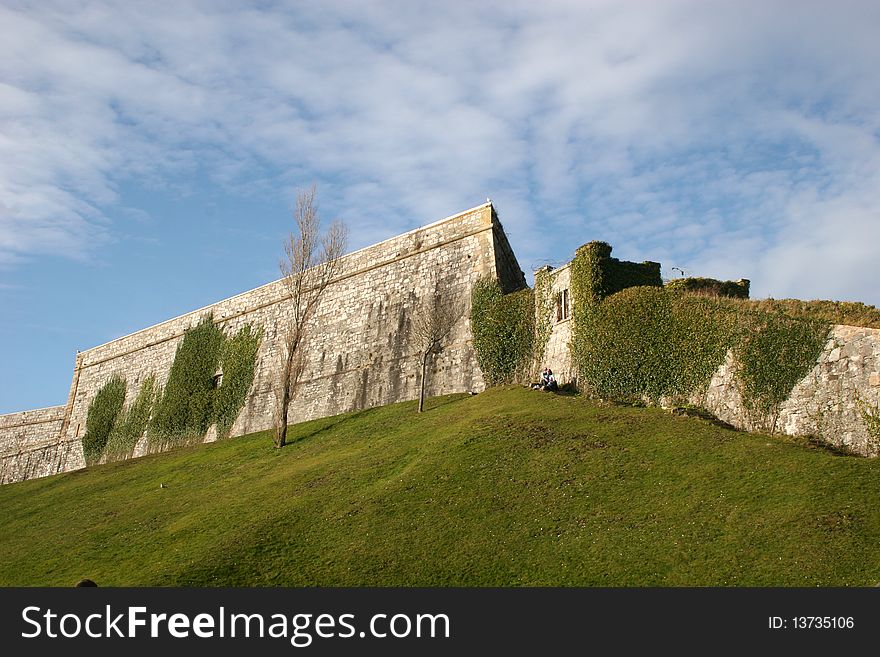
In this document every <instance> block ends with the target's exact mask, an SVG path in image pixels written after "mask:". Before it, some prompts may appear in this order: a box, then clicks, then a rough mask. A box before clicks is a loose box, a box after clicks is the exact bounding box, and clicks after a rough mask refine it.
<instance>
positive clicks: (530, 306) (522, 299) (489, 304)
mask: <svg viewBox="0 0 880 657" xmlns="http://www.w3.org/2000/svg"><path fill="white" fill-rule="evenodd" d="M471 327H472V330H473V335H474V351H475V352H476V355H477V362H479V364H480V369H481V370H482V371H483V376H485V378H486V383H488V384H489V385H499V384H504V383H514V382H523V381H527V380H528V377H529V374H530V371H531V368H532V359H533V356H534V353H535V342H536V341H535V295H534V292H533V291H532V290H531V289H528V288H527V289H524V290H519V291H518V292H511V293H510V294H504V293H503V292H502V290H501V286H500V285H499V284H498V282H497V281H495V280H488V279H485V278H484V279H480V280H478V281H477V282H476V283H474V288H473V290H472V292H471Z"/></svg>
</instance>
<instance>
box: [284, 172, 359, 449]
mask: <svg viewBox="0 0 880 657" xmlns="http://www.w3.org/2000/svg"><path fill="white" fill-rule="evenodd" d="M294 221H295V223H296V227H295V230H294V232H292V233H290V234H289V235H288V236H287V238H286V239H285V240H284V257H282V258H281V261H280V262H279V268H280V270H281V277H282V279H281V280H282V282H283V283H284V287H285V289H286V290H287V294H288V297H289V298H288V307H289V309H290V318H289V320H288V323H287V326H286V328H285V329H284V337H283V340H284V349H283V350H282V366H281V374H280V377H279V378H280V380H279V381H278V386H277V388H276V409H275V418H274V419H275V435H274V441H275V446H276V447H284V445H285V444H287V422H288V412H289V410H290V402H291V400H292V399H293V396H294V395H295V394H296V391H297V388H298V387H299V384H300V380H301V379H302V374H303V371H304V369H305V358H304V356H303V351H304V346H305V343H306V341H307V340H308V337H309V334H308V329H309V321H310V320H311V318H312V316H313V315H314V313H315V309H316V308H317V306H318V302H319V301H320V300H321V297H322V296H323V295H324V291H325V290H326V289H327V286H328V285H329V284H330V282H331V281H332V280H333V279H334V278H335V277H336V276H337V275H338V274H339V273H340V268H341V266H342V262H341V258H342V255H343V254H344V253H345V247H346V242H347V238H348V231H347V230H346V228H345V225H344V224H342V223H341V222H340V221H334V222H333V223H332V224H331V225H330V227H329V228H328V229H327V231H326V232H324V233H323V234H321V225H320V219H319V217H318V206H317V203H316V190H315V186H314V185H312V187H311V188H309V189H308V190H305V191H301V192H299V193H298V194H297V197H296V209H295V210H294Z"/></svg>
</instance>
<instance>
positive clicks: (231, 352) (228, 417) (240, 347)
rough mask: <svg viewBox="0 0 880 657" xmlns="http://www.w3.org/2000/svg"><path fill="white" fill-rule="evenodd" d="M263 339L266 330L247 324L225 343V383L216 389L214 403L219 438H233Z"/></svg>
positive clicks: (222, 363) (223, 363)
mask: <svg viewBox="0 0 880 657" xmlns="http://www.w3.org/2000/svg"><path fill="white" fill-rule="evenodd" d="M262 337H263V331H262V329H253V328H251V326H250V325H246V326H244V327H243V328H242V329H241V330H239V332H238V333H236V334H235V335H234V336H232V337H231V338H226V339H225V340H224V342H223V347H222V349H221V353H220V367H221V369H222V371H223V381H222V384H221V385H220V387H219V388H217V390H216V397H215V399H214V404H213V409H214V421H215V422H216V423H217V437H218V438H226V437H228V436H229V432H230V431H231V430H232V425H233V423H234V422H235V419H236V418H237V417H238V414H239V413H240V412H241V409H242V407H243V406H244V403H245V401H246V400H247V394H248V391H249V390H250V388H251V385H252V384H253V382H254V374H255V371H256V364H257V351H258V350H259V349H260V342H261V341H262Z"/></svg>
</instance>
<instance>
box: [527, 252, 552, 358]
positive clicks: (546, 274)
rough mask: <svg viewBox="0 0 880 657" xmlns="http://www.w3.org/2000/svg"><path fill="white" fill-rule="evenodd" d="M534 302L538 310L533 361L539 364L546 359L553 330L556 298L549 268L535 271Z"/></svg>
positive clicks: (536, 313)
mask: <svg viewBox="0 0 880 657" xmlns="http://www.w3.org/2000/svg"><path fill="white" fill-rule="evenodd" d="M534 303H535V311H536V312H535V344H534V355H533V357H532V362H533V363H534V364H535V365H537V364H539V363H541V362H542V361H543V360H544V353H545V352H546V350H547V343H548V342H549V340H550V334H551V333H552V332H553V309H554V306H555V300H554V299H553V282H552V280H551V278H550V271H549V270H548V269H547V268H544V269H541V270H539V271H537V272H536V273H535V288H534Z"/></svg>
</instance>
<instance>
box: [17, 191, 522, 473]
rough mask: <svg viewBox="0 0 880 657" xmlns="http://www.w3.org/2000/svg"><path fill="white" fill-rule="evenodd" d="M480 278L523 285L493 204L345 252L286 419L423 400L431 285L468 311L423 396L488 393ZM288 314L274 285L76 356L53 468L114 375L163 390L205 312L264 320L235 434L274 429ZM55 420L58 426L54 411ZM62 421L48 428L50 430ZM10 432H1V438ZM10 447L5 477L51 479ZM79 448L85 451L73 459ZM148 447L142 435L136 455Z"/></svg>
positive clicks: (239, 320)
mask: <svg viewBox="0 0 880 657" xmlns="http://www.w3.org/2000/svg"><path fill="white" fill-rule="evenodd" d="M480 276H490V277H495V276H497V277H498V278H499V280H500V282H501V284H502V286H503V287H504V288H505V289H518V288H521V287H524V286H525V277H524V275H523V273H522V271H521V270H520V268H519V265H518V263H517V261H516V256H515V255H514V254H513V250H512V249H511V248H510V245H509V243H508V241H507V237H506V236H505V234H504V231H503V228H502V227H501V224H500V222H499V221H498V217H497V215H496V213H495V210H494V208H493V207H492V205H491V203H486V204H483V205H481V206H478V207H476V208H473V209H471V210H467V211H465V212H462V213H459V214H456V215H454V216H452V217H449V218H447V219H444V220H441V221H438V222H435V223H433V224H430V225H428V226H424V227H422V228H419V229H416V230H413V231H410V232H408V233H405V234H403V235H399V236H397V237H394V238H392V239H389V240H387V241H385V242H381V243H380V244H376V245H374V246H371V247H367V248H365V249H361V250H359V251H355V252H353V253H350V254H348V255H346V256H344V257H343V261H342V268H341V273H340V274H339V276H337V278H336V279H335V280H334V281H333V282H332V283H331V284H330V286H329V287H328V288H327V290H326V292H325V295H324V296H323V298H322V301H321V302H320V304H319V306H318V308H317V310H316V313H315V316H314V319H313V326H312V329H313V330H312V331H311V335H312V337H311V339H310V341H309V343H308V345H307V353H306V368H305V372H304V375H303V383H302V384H301V386H300V388H299V390H298V392H297V395H296V397H295V399H294V400H293V403H292V404H291V412H290V420H291V421H292V422H299V421H304V420H308V419H313V418H318V417H325V416H329V415H335V414H338V413H343V412H346V411H351V410H356V409H362V408H368V407H371V406H378V405H384V404H389V403H393V402H398V401H403V400H407V399H414V398H417V397H418V392H419V389H418V372H419V355H418V354H417V353H416V351H415V347H414V346H413V345H412V344H411V335H410V332H411V326H412V318H413V317H414V316H415V315H416V314H417V313H419V312H422V309H423V307H424V304H425V303H427V302H428V300H429V299H431V298H432V296H433V295H434V294H435V292H437V293H440V294H441V295H445V296H452V297H455V298H457V299H458V300H459V302H460V307H461V308H462V309H463V312H462V315H461V317H460V319H459V320H458V322H457V323H456V326H455V328H454V330H453V331H452V333H451V334H450V336H449V337H448V340H447V344H446V345H445V348H444V349H443V350H442V352H441V353H439V354H437V355H436V356H435V357H434V359H433V363H432V366H431V367H430V368H429V372H428V379H427V392H428V394H430V395H440V394H447V393H453V392H467V391H480V390H482V389H483V388H484V387H485V383H484V381H483V377H482V373H481V372H480V369H479V367H478V365H477V360H476V357H475V355H474V351H473V347H472V341H471V329H470V292H471V288H472V286H473V284H474V282H475V281H476V280H477V278H478V277H480ZM289 312H290V308H289V303H288V300H287V298H286V291H285V288H284V286H283V284H282V283H281V282H280V281H276V282H273V283H269V284H268V285H264V286H262V287H259V288H256V289H254V290H251V291H249V292H245V293H243V294H240V295H237V296H235V297H232V298H229V299H225V300H223V301H220V302H218V303H215V304H213V305H211V306H208V307H206V308H201V309H199V310H195V311H193V312H190V313H187V314H185V315H182V316H180V317H177V318H174V319H171V320H168V321H166V322H162V323H161V324H157V325H155V326H152V327H150V328H147V329H144V330H141V331H138V332H136V333H133V334H131V335H127V336H124V337H122V338H119V339H117V340H113V341H111V342H108V343H106V344H103V345H100V346H98V347H94V348H92V349H89V350H87V351H83V352H81V353H79V354H77V358H76V365H75V368H74V375H73V382H72V384H71V390H70V396H69V399H68V403H67V405H66V406H65V407H60V408H63V416H62V419H61V421H60V424H58V425H57V426H58V428H57V432H56V433H55V435H54V444H55V445H56V447H55V450H56V451H57V452H58V453H57V454H54V455H52V456H51V457H50V456H47V457H46V458H47V459H48V460H50V461H52V459H54V461H52V462H53V463H56V464H59V465H56V466H53V467H55V470H54V471H55V472H60V471H65V470H69V469H74V468H77V467H82V466H83V461H82V448H81V442H80V441H81V439H82V436H83V433H84V432H85V424H86V416H87V414H88V407H89V404H90V403H91V402H92V400H93V399H94V397H95V395H96V394H97V392H98V390H99V389H100V388H101V386H103V385H104V383H106V382H107V381H108V380H109V379H110V377H111V376H113V375H114V374H119V375H121V376H123V377H124V378H125V379H126V382H127V385H128V388H127V392H126V401H127V402H130V401H131V400H133V399H134V397H135V396H136V394H137V391H138V389H139V386H140V383H141V382H142V381H143V380H144V378H145V377H146V376H148V375H149V374H150V373H155V374H156V376H157V378H158V383H159V384H160V385H164V383H165V381H166V380H167V377H168V373H169V370H170V367H171V364H172V362H173V360H174V355H175V352H176V349H177V346H178V343H179V342H180V339H181V337H182V336H183V333H184V331H185V330H186V329H188V328H190V327H192V326H194V325H196V324H197V323H198V322H199V321H200V320H201V318H202V317H203V316H204V315H205V314H207V313H212V314H213V318H214V322H215V323H216V324H217V325H218V326H219V327H221V328H222V329H223V330H224V331H226V332H227V334H232V333H234V332H236V331H238V330H239V329H240V328H241V327H242V326H244V325H245V324H251V325H252V326H254V327H262V329H263V331H264V336H263V341H262V344H261V346H260V350H259V352H258V354H257V367H256V374H255V377H254V384H253V386H252V388H251V391H250V394H249V396H248V399H247V401H246V403H245V407H244V409H243V410H242V412H241V414H240V415H239V417H238V419H237V421H236V422H235V424H234V425H233V428H232V434H231V435H233V436H239V435H242V434H245V433H251V432H254V431H261V430H264V429H268V428H270V427H271V426H272V418H273V411H274V406H275V393H274V384H275V382H276V381H277V379H278V372H279V369H280V366H281V353H282V352H281V350H282V342H281V337H282V335H283V331H284V327H285V325H286V322H287V318H288V316H289ZM55 413H56V415H57V414H58V411H57V410H56V411H55ZM53 417H55V416H53ZM53 421H54V422H56V423H58V420H57V418H56V419H55V420H53ZM55 427H56V425H51V426H50V425H49V424H47V425H46V427H45V433H46V435H47V436H48V435H50V434H52V432H53V431H55ZM211 434H212V432H209V436H210V435H211ZM6 435H7V434H6V433H5V432H3V430H2V428H0V436H6ZM9 442H10V445H9V449H4V451H3V452H2V454H3V457H4V463H5V462H6V460H10V466H9V467H8V468H5V469H4V473H5V472H7V471H8V472H9V473H12V474H9V475H8V476H7V475H6V474H4V482H5V481H17V480H20V479H26V478H30V477H32V476H42V475H43V474H50V472H48V471H46V472H43V470H39V471H38V470H34V469H33V468H31V469H30V470H28V469H27V468H24V469H23V468H21V467H19V466H18V465H15V464H17V463H18V459H19V457H17V456H16V455H15V454H17V452H15V450H16V449H19V448H18V447H17V445H18V443H17V442H16V440H15V439H14V438H11V439H10V440H9ZM50 442H51V441H50ZM0 444H2V443H0ZM77 449H78V457H77V456H76V454H74V456H71V455H69V454H68V452H76V450H77ZM145 449H146V445H145V441H144V440H143V439H142V441H141V443H139V445H138V448H137V449H136V451H135V455H139V454H142V453H144V451H145Z"/></svg>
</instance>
